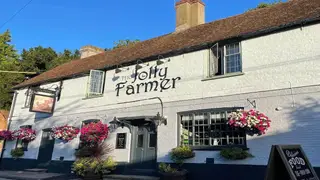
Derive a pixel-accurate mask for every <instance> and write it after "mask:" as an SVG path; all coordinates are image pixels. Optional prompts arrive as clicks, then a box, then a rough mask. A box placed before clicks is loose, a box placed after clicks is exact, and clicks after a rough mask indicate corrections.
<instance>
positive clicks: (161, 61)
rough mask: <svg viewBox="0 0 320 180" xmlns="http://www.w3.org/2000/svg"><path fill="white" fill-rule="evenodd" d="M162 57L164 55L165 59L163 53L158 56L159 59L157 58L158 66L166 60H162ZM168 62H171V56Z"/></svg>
mask: <svg viewBox="0 0 320 180" xmlns="http://www.w3.org/2000/svg"><path fill="white" fill-rule="evenodd" d="M160 57H162V58H163V59H164V57H163V56H162V55H159V56H158V60H157V62H156V63H157V66H159V65H161V64H163V63H165V60H160ZM167 62H170V58H169V59H168V60H167Z"/></svg>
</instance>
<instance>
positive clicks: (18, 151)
mask: <svg viewBox="0 0 320 180" xmlns="http://www.w3.org/2000/svg"><path fill="white" fill-rule="evenodd" d="M10 154H11V156H12V157H13V158H15V159H17V158H19V157H22V156H23V155H24V151H23V149H22V148H15V149H12V150H11V152H10Z"/></svg>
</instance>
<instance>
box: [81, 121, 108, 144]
mask: <svg viewBox="0 0 320 180" xmlns="http://www.w3.org/2000/svg"><path fill="white" fill-rule="evenodd" d="M108 133H109V129H108V125H107V124H102V123H101V121H99V122H97V123H95V122H92V123H89V124H87V125H85V126H83V127H82V128H81V136H80V140H81V141H82V143H83V145H85V146H95V145H97V144H99V143H101V142H103V141H104V140H105V139H106V138H107V137H108Z"/></svg>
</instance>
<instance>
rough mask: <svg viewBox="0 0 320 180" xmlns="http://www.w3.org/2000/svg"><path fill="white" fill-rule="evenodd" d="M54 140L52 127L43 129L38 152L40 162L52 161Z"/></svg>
mask: <svg viewBox="0 0 320 180" xmlns="http://www.w3.org/2000/svg"><path fill="white" fill-rule="evenodd" d="M54 142H55V141H54V138H53V137H52V136H51V129H44V130H42V138H41V144H40V147H39V154H38V162H39V163H48V162H50V161H51V158H52V153H53V148H54Z"/></svg>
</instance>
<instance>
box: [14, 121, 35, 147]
mask: <svg viewBox="0 0 320 180" xmlns="http://www.w3.org/2000/svg"><path fill="white" fill-rule="evenodd" d="M20 128H29V129H31V128H32V126H31V125H25V126H20ZM28 145H29V143H28V142H24V141H22V140H21V139H18V140H17V144H16V148H22V149H23V150H24V151H28Z"/></svg>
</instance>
